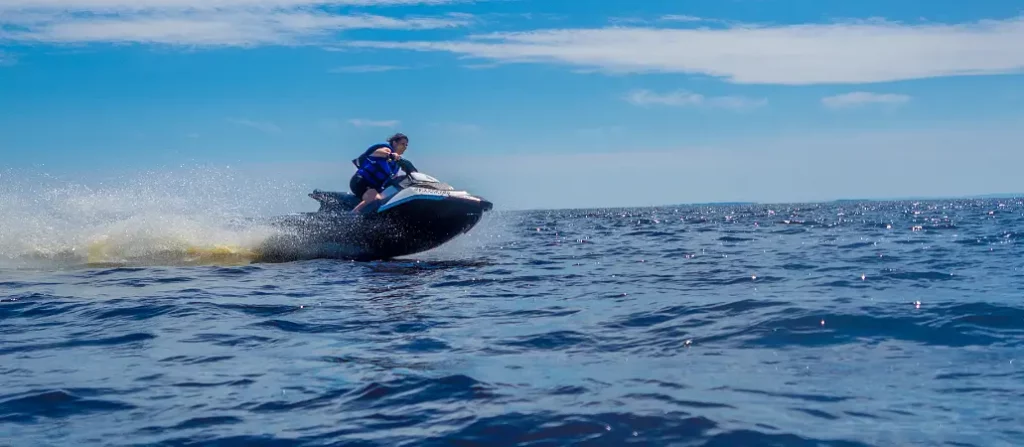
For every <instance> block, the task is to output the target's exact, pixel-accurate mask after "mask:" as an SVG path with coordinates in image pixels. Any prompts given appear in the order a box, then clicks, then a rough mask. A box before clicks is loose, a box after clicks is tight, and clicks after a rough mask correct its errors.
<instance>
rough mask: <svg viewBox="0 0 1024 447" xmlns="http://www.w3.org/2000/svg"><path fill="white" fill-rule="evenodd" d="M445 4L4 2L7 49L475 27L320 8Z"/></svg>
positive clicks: (1, 19)
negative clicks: (20, 45) (30, 45)
mask: <svg viewBox="0 0 1024 447" xmlns="http://www.w3.org/2000/svg"><path fill="white" fill-rule="evenodd" d="M442 3H452V0H209V1H203V0H140V1H128V0H31V1H29V0H0V42H3V41H5V40H6V41H17V42H22V43H57V44H60V43H146V44H169V45H188V46H254V45H302V44H318V43H329V42H333V41H334V40H336V39H335V36H334V33H337V32H341V31H345V30H355V29H396V30H424V29H436V28H446V27H455V26H462V25H465V24H467V23H468V22H469V21H470V20H471V18H470V17H467V16H466V15H465V14H456V15H447V16H440V17H409V18H395V17H387V16H382V15H375V14H366V13H360V14H354V13H353V14H339V13H335V12H331V11H328V10H325V9H320V8H318V7H321V6H337V5H344V6H394V5H407V4H442Z"/></svg>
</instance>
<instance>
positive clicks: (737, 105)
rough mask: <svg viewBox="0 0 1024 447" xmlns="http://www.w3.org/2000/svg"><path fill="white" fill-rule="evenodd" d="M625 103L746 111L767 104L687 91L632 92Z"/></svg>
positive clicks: (758, 100)
mask: <svg viewBox="0 0 1024 447" xmlns="http://www.w3.org/2000/svg"><path fill="white" fill-rule="evenodd" d="M626 101H629V102H630V103H632V104H634V105H638V106H651V105H661V106H676V107H683V106H707V107H715V108H722V109H732V110H748V109H754V108H757V107H762V106H765V105H767V104H768V100H767V99H765V98H746V97H742V96H712V97H707V96H704V95H702V94H700V93H693V92H690V91H687V90H676V91H672V92H668V93H656V92H653V91H650V90H646V89H641V90H634V91H632V92H630V93H629V94H628V95H626Z"/></svg>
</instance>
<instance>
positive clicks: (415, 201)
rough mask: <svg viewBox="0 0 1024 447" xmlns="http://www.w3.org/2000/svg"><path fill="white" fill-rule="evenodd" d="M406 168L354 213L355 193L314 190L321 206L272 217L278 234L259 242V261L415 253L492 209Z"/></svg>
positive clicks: (465, 228)
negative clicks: (260, 246)
mask: <svg viewBox="0 0 1024 447" xmlns="http://www.w3.org/2000/svg"><path fill="white" fill-rule="evenodd" d="M406 166H407V173H406V174H404V175H398V176H396V177H394V178H392V179H390V180H389V181H387V182H386V183H385V188H384V190H383V191H382V193H381V199H380V200H377V201H374V202H373V203H371V204H369V205H367V206H365V207H364V208H363V209H361V210H360V211H359V212H353V209H354V208H355V207H356V205H358V204H359V203H360V201H361V199H360V198H359V197H357V196H356V195H355V194H352V193H350V192H333V191H321V190H314V191H313V192H312V193H310V194H309V197H311V198H313V199H314V200H317V201H318V202H320V209H319V210H317V211H316V212H313V213H297V214H292V215H288V216H282V217H280V218H277V219H275V220H274V222H273V223H272V225H274V226H276V227H278V228H280V229H281V230H282V234H281V235H278V236H276V237H274V238H272V239H271V240H270V241H268V242H267V243H266V244H264V247H263V248H262V249H261V250H260V251H261V253H262V254H263V255H262V256H261V258H262V259H261V260H263V261H265V262H273V261H287V260H293V259H311V258H343V259H353V260H358V261H370V260H381V259H390V258H394V257H398V256H405V255H410V254H415V253H419V252H423V251H427V250H431V249H433V248H436V247H439V246H441V245H443V244H445V243H447V242H448V241H450V240H452V239H454V238H455V237H457V236H459V235H461V234H463V233H466V232H468V231H469V230H471V229H472V228H473V227H474V226H476V224H477V223H479V222H480V219H481V218H482V217H483V214H484V213H485V212H487V211H490V210H491V209H492V208H493V204H492V203H491V202H489V201H487V200H486V199H483V198H481V197H478V196H475V195H472V194H470V193H468V192H466V191H460V190H456V189H455V188H453V187H452V186H450V185H448V184H446V183H443V182H441V181H440V180H437V179H436V178H434V177H431V176H429V175H427V174H423V173H421V172H419V171H417V170H416V169H415V167H413V166H412V164H411V163H408V164H407V165H406Z"/></svg>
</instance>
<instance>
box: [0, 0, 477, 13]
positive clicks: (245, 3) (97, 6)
mask: <svg viewBox="0 0 1024 447" xmlns="http://www.w3.org/2000/svg"><path fill="white" fill-rule="evenodd" d="M471 1H472V0H0V11H3V10H44V9H52V10H61V11H110V10H118V11H128V10H135V11H138V10H146V9H179V10H184V9H193V10H196V9H224V8H235V7H260V8H289V7H301V6H332V5H333V6H364V7H369V6H406V5H443V4H450V3H469V2H471Z"/></svg>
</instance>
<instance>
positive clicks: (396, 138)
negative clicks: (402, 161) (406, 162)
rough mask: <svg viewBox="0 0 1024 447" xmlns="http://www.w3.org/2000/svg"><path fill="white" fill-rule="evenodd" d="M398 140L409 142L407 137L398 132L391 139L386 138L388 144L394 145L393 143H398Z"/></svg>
mask: <svg viewBox="0 0 1024 447" xmlns="http://www.w3.org/2000/svg"><path fill="white" fill-rule="evenodd" d="M399 140H405V141H406V142H408V141H409V137H407V136H405V134H403V133H401V132H399V133H396V134H394V135H392V136H391V138H388V144H395V142H396V141H399Z"/></svg>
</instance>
